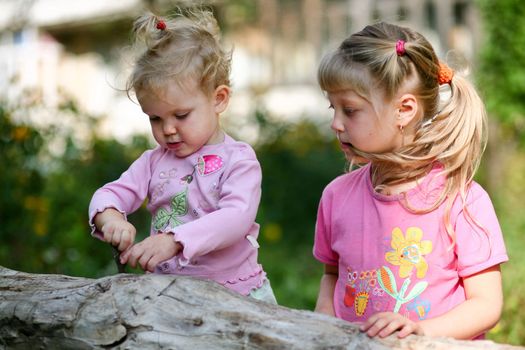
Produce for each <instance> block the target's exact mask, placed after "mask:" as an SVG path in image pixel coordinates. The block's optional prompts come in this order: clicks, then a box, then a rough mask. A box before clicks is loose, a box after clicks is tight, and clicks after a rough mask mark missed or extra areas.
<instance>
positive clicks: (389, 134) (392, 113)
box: [327, 90, 403, 162]
mask: <svg viewBox="0 0 525 350" xmlns="http://www.w3.org/2000/svg"><path fill="white" fill-rule="evenodd" d="M327 95H328V100H329V101H330V108H332V109H333V110H334V117H333V121H332V124H331V128H332V130H333V131H334V132H335V133H336V135H337V138H338V139H339V143H340V146H341V149H342V150H343V152H344V153H345V156H346V158H347V159H348V160H352V159H353V160H354V161H356V162H362V161H363V159H358V158H357V157H356V155H355V153H354V152H353V151H352V149H351V148H350V147H349V146H353V147H354V148H356V149H358V150H360V151H363V152H367V153H384V152H390V151H393V150H395V149H397V148H399V147H401V145H402V142H403V135H402V133H401V132H400V129H399V126H398V123H397V118H396V111H397V110H396V107H395V106H394V103H393V102H388V101H384V99H383V98H382V96H381V94H379V93H372V96H371V98H370V100H368V99H365V98H364V97H362V96H361V95H358V94H357V93H356V92H355V91H354V90H342V91H337V92H328V93H327Z"/></svg>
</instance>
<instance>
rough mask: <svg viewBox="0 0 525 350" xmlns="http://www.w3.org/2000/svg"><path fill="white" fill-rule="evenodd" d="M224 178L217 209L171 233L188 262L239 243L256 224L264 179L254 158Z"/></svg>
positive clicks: (238, 165) (238, 166) (236, 167)
mask: <svg viewBox="0 0 525 350" xmlns="http://www.w3.org/2000/svg"><path fill="white" fill-rule="evenodd" d="M252 152H253V151H252ZM222 177H223V180H222V184H221V192H220V194H219V195H220V199H219V202H218V209H217V210H216V211H214V212H211V213H209V214H207V215H204V216H202V217H200V218H198V219H197V220H194V221H191V222H188V223H185V224H184V225H181V226H177V227H175V228H173V229H171V230H170V231H171V232H172V233H173V235H174V239H175V241H177V242H179V243H180V244H181V245H182V246H183V247H184V250H183V255H184V258H185V259H188V260H191V259H192V258H193V257H196V256H202V255H205V254H208V253H209V252H212V251H216V250H220V249H223V248H226V247H228V246H231V245H232V244H235V243H237V242H239V240H241V239H244V237H245V236H246V234H247V233H248V232H249V231H250V229H251V228H252V227H253V225H254V223H255V217H256V215H257V209H258V207H259V201H260V198H261V179H262V173H261V167H260V164H259V162H258V161H257V159H256V158H255V155H254V156H253V157H251V158H249V159H246V158H245V159H243V160H239V161H237V162H235V163H234V164H232V166H231V167H230V169H228V170H227V171H225V172H224V173H223V175H222Z"/></svg>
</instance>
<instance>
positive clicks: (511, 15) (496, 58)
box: [478, 0, 525, 144]
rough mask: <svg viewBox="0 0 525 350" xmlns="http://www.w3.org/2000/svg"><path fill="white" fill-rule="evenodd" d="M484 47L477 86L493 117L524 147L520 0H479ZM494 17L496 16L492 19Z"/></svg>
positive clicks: (524, 10)
mask: <svg viewBox="0 0 525 350" xmlns="http://www.w3.org/2000/svg"><path fill="white" fill-rule="evenodd" d="M478 4H479V7H480V10H481V14H482V17H483V25H484V27H485V29H486V31H485V38H484V39H485V45H484V48H483V50H482V53H481V60H480V65H479V68H478V71H479V77H478V80H479V83H480V84H479V86H480V88H481V92H482V94H483V96H484V100H485V101H486V104H487V109H488V111H489V113H490V114H491V116H492V117H497V118H498V119H499V121H500V122H501V123H502V126H504V127H505V131H506V132H507V133H508V136H509V137H515V136H516V138H517V139H518V140H520V141H521V143H522V144H523V139H524V137H523V136H524V133H525V102H524V101H525V68H524V67H523V62H525V21H524V20H523V19H524V18H525V6H523V1H521V0H500V1H493V0H478ZM495 14H497V15H495Z"/></svg>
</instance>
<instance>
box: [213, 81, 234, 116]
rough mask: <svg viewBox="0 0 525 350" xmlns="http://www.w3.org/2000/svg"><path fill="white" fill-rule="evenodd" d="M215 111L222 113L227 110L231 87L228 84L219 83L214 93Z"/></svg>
mask: <svg viewBox="0 0 525 350" xmlns="http://www.w3.org/2000/svg"><path fill="white" fill-rule="evenodd" d="M213 98H214V100H215V113H217V114H220V113H222V112H224V111H225V110H226V107H228V103H229V102H230V88H229V87H228V86H226V85H219V86H218V87H217V88H216V89H215V91H214V93H213Z"/></svg>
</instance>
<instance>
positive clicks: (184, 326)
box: [0, 267, 524, 350]
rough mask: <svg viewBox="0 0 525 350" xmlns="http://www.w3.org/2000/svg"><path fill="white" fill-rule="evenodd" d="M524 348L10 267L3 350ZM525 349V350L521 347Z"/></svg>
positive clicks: (2, 309)
mask: <svg viewBox="0 0 525 350" xmlns="http://www.w3.org/2000/svg"><path fill="white" fill-rule="evenodd" d="M108 348H114V349H163V348H167V349H312V348H317V349H319V348H330V349H355V348H359V349H390V348H394V349H423V348H432V349H447V350H448V349H451V348H454V349H482V348H483V349H518V347H513V346H509V345H500V344H496V343H493V342H489V341H483V342H479V341H478V342H462V341H455V340H452V339H435V338H434V339H433V338H425V337H416V336H410V337H408V338H407V339H404V340H398V339H397V338H396V337H394V336H391V337H388V338H385V339H376V338H374V339H371V338H369V337H367V336H366V335H364V334H362V333H360V332H359V330H358V328H357V326H355V325H353V324H350V323H348V322H344V321H342V320H338V319H335V318H332V317H328V316H325V315H321V314H317V313H313V312H310V311H301V310H293V309H289V308H286V307H281V306H275V305H269V304H266V303H263V302H259V301H256V300H252V299H250V298H246V297H242V296H239V295H237V294H234V293H232V292H230V291H229V290H227V289H225V288H224V287H222V286H220V285H218V284H215V283H213V282H208V281H202V280H197V279H192V278H189V277H176V276H166V275H153V274H146V275H132V274H119V275H115V276H109V277H105V278H101V279H96V280H94V279H87V278H78V277H69V276H63V275H43V274H28V273H22V272H16V271H13V270H9V269H6V268H3V267H0V349H108ZM521 349H524V348H521Z"/></svg>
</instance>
